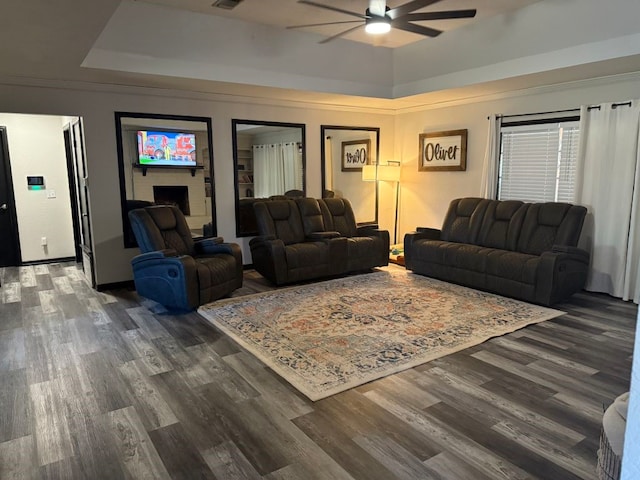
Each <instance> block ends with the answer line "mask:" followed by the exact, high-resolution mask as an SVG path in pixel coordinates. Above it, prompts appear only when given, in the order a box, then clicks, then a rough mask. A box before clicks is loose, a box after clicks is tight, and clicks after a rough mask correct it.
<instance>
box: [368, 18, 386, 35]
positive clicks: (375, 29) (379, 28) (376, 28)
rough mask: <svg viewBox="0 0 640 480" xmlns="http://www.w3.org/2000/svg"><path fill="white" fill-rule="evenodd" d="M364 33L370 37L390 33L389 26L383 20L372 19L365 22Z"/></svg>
mask: <svg viewBox="0 0 640 480" xmlns="http://www.w3.org/2000/svg"><path fill="white" fill-rule="evenodd" d="M364 31H365V32H367V33H370V34H372V35H380V34H383V33H388V32H390V31H391V24H390V23H389V22H387V21H386V20H385V19H383V18H381V19H373V20H369V21H367V24H366V25H365V27H364Z"/></svg>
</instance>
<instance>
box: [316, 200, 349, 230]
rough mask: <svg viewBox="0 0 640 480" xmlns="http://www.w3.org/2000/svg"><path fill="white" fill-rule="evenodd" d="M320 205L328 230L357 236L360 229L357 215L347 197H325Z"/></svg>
mask: <svg viewBox="0 0 640 480" xmlns="http://www.w3.org/2000/svg"><path fill="white" fill-rule="evenodd" d="M320 205H321V208H322V211H323V214H324V225H325V228H326V229H327V230H330V231H336V232H340V234H341V235H344V236H345V237H355V236H356V234H357V230H358V229H357V225H356V217H355V215H354V213H353V208H351V204H350V203H349V200H347V199H346V198H323V199H322V200H321V201H320Z"/></svg>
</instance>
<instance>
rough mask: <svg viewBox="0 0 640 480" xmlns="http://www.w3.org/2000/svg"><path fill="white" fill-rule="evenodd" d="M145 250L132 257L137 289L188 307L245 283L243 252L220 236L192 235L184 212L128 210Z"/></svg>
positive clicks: (161, 300) (169, 303) (167, 303)
mask: <svg viewBox="0 0 640 480" xmlns="http://www.w3.org/2000/svg"><path fill="white" fill-rule="evenodd" d="M129 219H130V221H131V226H132V228H133V233H134V235H135V237H136V240H137V241H138V245H139V247H140V251H141V252H142V254H141V255H138V256H136V257H135V258H134V259H133V260H132V261H131V265H132V266H133V277H134V282H135V285H136V290H137V291H138V293H139V294H140V295H142V296H144V297H147V298H150V299H151V300H155V301H156V302H158V303H160V304H162V305H164V306H165V307H167V309H169V310H180V311H189V310H193V309H195V308H197V307H198V306H200V305H203V304H205V303H208V302H212V301H214V300H217V299H218V298H221V297H224V296H225V295H228V294H230V293H231V292H233V291H234V290H236V289H237V288H240V287H241V286H242V252H241V250H240V247H239V246H238V245H237V244H235V243H224V242H223V239H222V238H221V237H214V238H206V239H201V240H196V241H194V239H193V238H192V235H191V231H190V230H189V227H188V225H187V222H186V220H185V218H184V215H183V214H182V212H181V211H180V210H179V209H178V208H177V207H175V206H171V205H156V206H152V207H146V208H141V209H136V210H132V211H131V212H129Z"/></svg>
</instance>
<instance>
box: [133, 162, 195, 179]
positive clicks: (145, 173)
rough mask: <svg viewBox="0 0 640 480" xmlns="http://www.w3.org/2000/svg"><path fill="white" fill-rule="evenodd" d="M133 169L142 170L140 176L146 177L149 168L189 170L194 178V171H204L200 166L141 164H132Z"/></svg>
mask: <svg viewBox="0 0 640 480" xmlns="http://www.w3.org/2000/svg"><path fill="white" fill-rule="evenodd" d="M133 168H139V169H140V170H142V176H143V177H146V176H147V170H148V169H149V168H151V169H155V168H158V169H165V170H167V169H170V170H189V171H190V172H191V176H192V177H195V176H196V170H204V166H202V165H196V166H195V167H193V166H188V167H180V166H177V165H176V166H173V165H143V164H141V163H134V164H133Z"/></svg>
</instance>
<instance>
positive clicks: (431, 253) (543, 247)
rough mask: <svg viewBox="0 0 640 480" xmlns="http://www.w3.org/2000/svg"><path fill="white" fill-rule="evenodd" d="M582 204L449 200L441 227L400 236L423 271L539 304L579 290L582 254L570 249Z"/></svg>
mask: <svg viewBox="0 0 640 480" xmlns="http://www.w3.org/2000/svg"><path fill="white" fill-rule="evenodd" d="M585 214H586V209H585V208H584V207H581V206H576V205H570V204H567V203H523V202H520V201H511V200H508V201H499V200H487V199H481V198H461V199H456V200H453V201H452V202H451V204H450V206H449V210H448V212H447V214H446V216H445V219H444V222H443V225H442V229H441V230H436V229H431V228H418V230H417V231H416V232H414V233H409V234H407V235H406V236H405V239H404V253H405V262H406V267H407V269H409V270H412V271H414V272H415V273H419V274H422V275H427V276H430V277H434V278H438V279H441V280H445V281H448V282H452V283H457V284H460V285H465V286H468V287H472V288H476V289H479V290H485V291H489V292H493V293H498V294H500V295H505V296H508V297H513V298H518V299H521V300H525V301H528V302H533V303H538V304H542V305H551V304H553V303H556V302H559V301H560V300H563V299H565V298H567V297H568V296H570V295H572V294H573V293H575V292H577V291H579V290H581V289H582V288H583V287H584V284H585V281H586V278H587V270H588V267H589V254H588V253H587V252H586V251H584V250H581V249H579V248H577V247H576V245H577V243H578V239H579V237H580V232H581V230H582V224H583V222H584V217H585Z"/></svg>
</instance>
